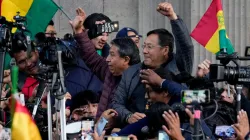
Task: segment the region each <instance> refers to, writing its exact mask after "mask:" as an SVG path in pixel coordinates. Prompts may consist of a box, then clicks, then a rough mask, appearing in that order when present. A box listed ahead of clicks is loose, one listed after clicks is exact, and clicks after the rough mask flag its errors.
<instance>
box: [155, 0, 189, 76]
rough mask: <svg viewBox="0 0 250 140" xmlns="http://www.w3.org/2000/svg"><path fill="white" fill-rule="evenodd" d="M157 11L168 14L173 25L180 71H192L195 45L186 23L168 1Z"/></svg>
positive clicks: (160, 5)
mask: <svg viewBox="0 0 250 140" xmlns="http://www.w3.org/2000/svg"><path fill="white" fill-rule="evenodd" d="M157 11H158V12H159V13H161V14H162V15H164V16H167V17H168V18H169V20H170V23H171V26H172V32H173V35H174V37H175V44H176V63H177V67H178V69H179V71H180V72H188V73H190V74H191V73H192V68H193V59H194V58H193V57H194V46H193V43H192V40H191V37H190V35H189V32H188V29H187V26H186V24H185V23H184V22H183V20H182V19H180V17H178V16H177V14H176V13H175V12H174V9H173V6H172V5H171V4H170V3H168V2H162V3H160V4H159V5H158V7H157Z"/></svg>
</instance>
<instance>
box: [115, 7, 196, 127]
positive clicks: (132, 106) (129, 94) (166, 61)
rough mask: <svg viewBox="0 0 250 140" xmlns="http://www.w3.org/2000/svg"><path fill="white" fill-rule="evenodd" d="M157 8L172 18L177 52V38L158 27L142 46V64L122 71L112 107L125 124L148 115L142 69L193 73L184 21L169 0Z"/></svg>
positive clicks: (190, 44) (191, 48)
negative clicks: (146, 113) (146, 112)
mask: <svg viewBox="0 0 250 140" xmlns="http://www.w3.org/2000/svg"><path fill="white" fill-rule="evenodd" d="M157 11H158V12H159V13H161V14H163V15H164V16H166V17H168V18H169V19H170V23H171V25H172V31H173V34H174V36H175V39H176V40H175V43H176V54H175V53H173V48H174V46H173V44H174V37H173V35H172V34H171V33H170V32H169V31H167V30H166V29H155V30H152V31H150V32H148V34H147V38H146V40H145V42H144V45H143V54H144V61H143V63H140V64H137V65H134V66H132V67H130V68H129V69H128V70H126V71H125V72H124V73H123V77H122V80H121V82H120V84H119V86H118V89H117V90H116V93H115V96H114V101H113V107H112V108H113V109H115V110H116V111H117V112H118V114H119V119H120V122H122V123H123V124H124V125H126V124H129V123H133V122H134V120H138V119H141V118H143V117H145V114H144V112H145V87H144V86H143V83H141V81H140V76H139V75H140V70H141V69H157V68H159V67H163V68H165V70H166V71H169V72H170V73H171V74H172V75H173V77H175V76H176V75H178V74H180V73H181V72H186V73H189V74H191V71H192V64H193V44H192V41H191V38H190V35H189V33H188V30H187V28H186V25H185V24H184V23H183V21H182V20H181V19H180V17H178V16H177V15H176V13H175V12H174V10H173V7H172V5H171V4H170V3H168V2H163V3H160V4H159V5H158V8H157Z"/></svg>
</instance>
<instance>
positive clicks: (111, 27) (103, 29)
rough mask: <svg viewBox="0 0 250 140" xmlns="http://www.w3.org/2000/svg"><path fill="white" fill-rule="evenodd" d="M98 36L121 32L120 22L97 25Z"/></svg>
mask: <svg viewBox="0 0 250 140" xmlns="http://www.w3.org/2000/svg"><path fill="white" fill-rule="evenodd" d="M96 28H97V33H96V34H97V35H99V34H102V33H112V32H117V31H118V30H119V22H118V21H113V22H105V23H104V24H97V25H96Z"/></svg>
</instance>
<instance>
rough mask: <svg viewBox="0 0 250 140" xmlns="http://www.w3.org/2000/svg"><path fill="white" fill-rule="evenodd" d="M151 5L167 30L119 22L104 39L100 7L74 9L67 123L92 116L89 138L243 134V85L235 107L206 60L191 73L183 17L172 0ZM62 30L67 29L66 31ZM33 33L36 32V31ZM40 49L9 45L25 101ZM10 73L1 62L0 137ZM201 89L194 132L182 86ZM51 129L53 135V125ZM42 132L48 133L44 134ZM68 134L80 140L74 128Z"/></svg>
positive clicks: (51, 34) (34, 83) (30, 97)
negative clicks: (205, 95)
mask: <svg viewBox="0 0 250 140" xmlns="http://www.w3.org/2000/svg"><path fill="white" fill-rule="evenodd" d="M156 9H157V11H158V12H159V14H162V18H168V19H169V22H170V24H171V27H172V33H170V32H169V31H168V30H166V29H163V28H161V29H154V30H151V31H149V32H148V33H147V35H145V40H144V42H142V35H140V34H139V33H138V32H137V31H136V30H135V29H132V28H130V27H125V28H123V29H121V30H120V31H119V32H118V33H117V35H116V37H115V38H114V39H112V41H111V42H110V43H108V42H107V41H108V38H109V33H106V32H104V33H101V34H97V33H96V25H98V24H104V23H106V22H111V21H112V20H111V19H110V18H109V17H108V16H106V15H104V14H102V13H93V14H91V15H89V16H87V15H86V13H85V11H84V10H83V9H81V8H77V9H76V14H77V15H76V17H75V19H74V20H72V21H70V25H71V26H72V29H73V38H71V39H73V40H74V42H76V43H75V46H72V49H74V52H75V54H74V55H75V64H74V65H67V66H65V67H64V71H65V74H64V76H65V86H66V90H67V93H66V95H65V98H66V103H65V104H66V114H65V116H66V118H67V124H71V123H74V122H81V121H83V120H93V121H94V125H93V126H94V128H93V132H92V133H93V134H91V135H92V138H90V139H93V140H104V137H106V136H108V137H119V136H122V137H129V138H131V139H134V140H136V139H139V140H142V139H157V138H159V139H160V137H161V136H160V134H161V133H163V134H164V137H165V138H167V137H169V138H170V139H173V140H184V139H186V140H187V139H192V138H194V137H199V139H202V140H203V139H217V138H222V139H238V140H244V139H248V136H249V134H250V131H249V117H248V116H250V108H249V107H248V106H249V104H250V102H249V99H250V96H249V85H247V84H246V85H244V87H243V90H242V98H241V109H242V110H241V111H239V112H237V111H236V95H237V93H236V89H235V87H234V86H233V85H229V84H228V83H225V86H224V88H222V89H218V88H217V87H216V86H214V83H213V82H211V81H210V80H209V73H210V71H209V70H210V69H209V67H210V64H211V62H210V61H209V60H204V61H203V62H201V63H200V64H199V65H198V66H197V73H196V75H195V76H192V69H193V61H194V45H193V43H192V40H191V37H190V35H189V34H190V33H189V31H188V29H187V27H186V25H185V23H184V22H183V20H182V19H181V17H179V16H178V15H177V14H176V13H175V11H174V9H173V7H172V5H171V4H170V3H168V2H163V3H160V4H159V5H158V7H157V8H156ZM44 33H45V35H46V37H47V38H55V37H56V30H55V28H54V23H53V21H51V22H50V23H49V25H48V27H47V29H46V30H45V31H44ZM69 36H70V35H69V34H67V35H66V36H65V38H67V37H69ZM143 36H144V35H143ZM36 39H39V35H37V36H36ZM141 46H142V48H141V49H140V47H141ZM140 50H142V53H143V61H142V60H141V57H140ZM174 50H175V51H174ZM39 54H40V53H39V50H37V48H36V47H35V46H32V51H31V52H28V51H27V48H26V46H24V45H19V44H15V43H13V48H12V50H11V52H10V56H11V58H12V59H13V60H15V63H16V65H17V66H18V67H19V77H18V88H19V91H20V93H19V94H23V95H24V97H25V102H26V104H29V103H33V102H35V99H36V93H37V89H38V87H39V80H38V79H36V76H37V75H38V74H39V66H40V65H39V64H40V57H39ZM6 60H7V59H6ZM195 67H196V66H195ZM10 77H11V73H10V70H8V68H6V70H5V71H4V80H3V81H4V83H5V84H4V86H3V88H2V89H3V90H2V94H1V98H6V99H7V100H4V101H1V114H3V115H1V116H3V117H1V126H2V127H1V128H0V129H2V130H1V132H0V135H1V137H2V138H3V139H7V138H6V137H7V136H6V134H4V128H8V127H10V118H11V117H10V104H9V100H8V98H10V88H11V78H10ZM204 89H206V90H209V91H210V99H211V101H210V102H207V103H204V104H200V105H199V107H200V110H201V118H200V119H199V122H200V123H199V124H198V125H200V127H199V130H198V132H199V134H201V135H199V136H197V135H195V134H194V129H195V127H196V126H195V125H197V124H195V118H196V117H197V114H196V113H195V112H196V110H197V108H196V106H198V105H188V106H185V105H182V104H181V103H182V102H183V101H182V91H185V90H204ZM47 102H52V105H54V103H53V102H54V100H53V98H52V100H51V101H47V98H46V95H44V96H43V97H42V100H41V108H43V109H46V108H47ZM176 108H178V109H176ZM52 110H53V109H52ZM52 112H53V116H59V115H56V114H57V113H56V112H57V110H54V111H52ZM58 119H59V120H60V116H59V117H58ZM55 120H56V119H55V117H53V121H55ZM101 125H102V126H101ZM219 126H228V127H232V128H233V132H232V133H231V131H230V132H228V131H227V130H225V132H223V131H221V132H216V131H217V130H215V129H216V128H217V127H219ZM102 127H103V128H102ZM78 131H81V130H78ZM218 131H219V130H218ZM53 133H54V134H55V135H59V133H58V132H57V131H53ZM217 133H219V134H217ZM222 133H223V134H222ZM42 137H43V139H47V133H46V134H45V136H42ZM80 137H85V136H80ZM74 138H75V139H79V135H77V136H75V137H73V138H72V139H74ZM69 139H71V138H69Z"/></svg>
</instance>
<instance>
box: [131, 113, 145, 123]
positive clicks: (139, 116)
mask: <svg viewBox="0 0 250 140" xmlns="http://www.w3.org/2000/svg"><path fill="white" fill-rule="evenodd" d="M144 117H146V115H145V114H143V113H138V112H135V113H134V114H133V115H131V116H130V117H129V119H128V123H129V124H132V123H135V122H137V121H139V120H140V119H143V118H144Z"/></svg>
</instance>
